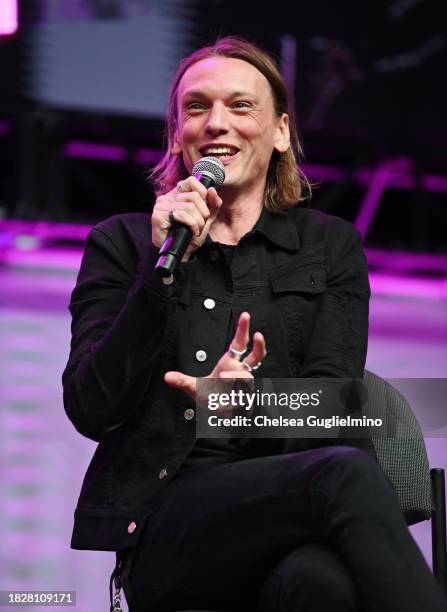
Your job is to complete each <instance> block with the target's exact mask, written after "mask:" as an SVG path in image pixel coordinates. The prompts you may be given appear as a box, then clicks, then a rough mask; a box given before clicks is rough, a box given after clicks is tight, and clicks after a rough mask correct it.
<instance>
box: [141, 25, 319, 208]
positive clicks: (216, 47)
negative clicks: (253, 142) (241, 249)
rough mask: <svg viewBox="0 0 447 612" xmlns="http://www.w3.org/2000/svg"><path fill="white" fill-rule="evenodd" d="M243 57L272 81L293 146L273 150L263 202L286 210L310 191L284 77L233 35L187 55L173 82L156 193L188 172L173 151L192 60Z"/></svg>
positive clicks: (155, 172)
mask: <svg viewBox="0 0 447 612" xmlns="http://www.w3.org/2000/svg"><path fill="white" fill-rule="evenodd" d="M216 56H217V57H228V58H233V59H240V60H243V61H244V62H247V63H249V64H251V65H252V66H254V67H255V68H257V69H258V70H259V72H260V73H261V74H263V75H264V76H265V78H266V79H267V81H268V82H269V84H270V88H271V91H272V95H273V105H274V110H275V113H276V115H277V116H278V117H281V115H282V114H283V113H287V114H288V115H289V129H290V147H289V148H288V149H287V151H285V152H284V153H280V152H278V151H276V150H274V151H273V153H272V157H271V160H270V165H269V168H268V172H267V180H266V186H265V191H264V206H265V207H266V208H267V209H268V210H270V211H272V212H276V211H280V210H286V209H288V208H290V207H291V206H293V205H295V204H297V203H298V202H300V201H302V200H305V199H306V198H308V197H310V195H311V185H310V183H309V181H308V180H307V178H306V177H305V176H304V174H303V172H302V170H301V169H300V168H299V166H298V162H297V158H299V157H301V156H302V148H301V143H300V140H299V136H298V131H297V127H296V121H295V114H294V110H293V108H289V95H288V92H287V87H286V85H285V83H284V79H283V78H282V76H281V73H280V71H279V69H278V67H277V66H276V64H275V61H274V60H273V58H272V57H271V56H270V55H269V54H268V53H266V52H265V51H263V50H262V49H260V48H259V47H257V46H255V45H254V44H252V43H250V42H248V41H246V40H244V39H242V38H237V37H234V36H226V37H224V38H220V39H218V40H217V41H216V42H215V43H214V44H213V45H210V46H208V47H202V48H201V49H198V50H197V51H195V52H194V53H192V54H191V55H189V56H188V57H186V58H184V59H183V60H182V61H181V62H180V65H179V67H178V70H177V73H176V75H175V77H174V80H173V82H172V85H171V89H170V93H169V102H168V113H167V122H166V139H167V151H166V153H165V155H164V156H163V158H162V159H161V160H160V162H159V163H158V164H157V165H156V166H155V168H154V169H153V170H152V172H151V173H150V179H151V180H152V182H153V184H154V187H155V191H156V194H157V196H158V195H162V194H165V193H167V192H168V191H170V190H171V189H173V188H174V187H175V185H176V184H177V182H178V181H180V180H182V179H184V178H186V177H187V176H188V172H187V170H186V168H185V166H184V163H183V158H182V155H181V154H173V153H171V150H172V147H173V145H174V138H175V134H176V130H177V126H178V104H177V101H178V100H177V98H178V88H179V84H180V81H181V79H182V77H183V75H184V74H185V72H186V71H187V70H188V68H189V67H190V66H192V65H193V64H195V63H197V62H200V61H201V60H204V59H207V58H209V57H216Z"/></svg>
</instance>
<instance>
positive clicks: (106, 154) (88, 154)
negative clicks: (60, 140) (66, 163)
mask: <svg viewBox="0 0 447 612" xmlns="http://www.w3.org/2000/svg"><path fill="white" fill-rule="evenodd" d="M64 153H65V155H67V156H68V157H78V158H79V157H80V158H83V159H97V160H101V161H111V162H122V161H125V160H126V159H127V151H126V149H125V147H121V146H119V145H104V144H94V143H91V142H69V143H67V144H66V145H65V147H64Z"/></svg>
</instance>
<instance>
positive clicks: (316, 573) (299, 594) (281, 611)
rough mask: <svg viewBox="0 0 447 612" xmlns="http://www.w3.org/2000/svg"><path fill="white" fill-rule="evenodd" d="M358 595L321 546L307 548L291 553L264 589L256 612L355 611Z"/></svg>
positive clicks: (329, 552)
mask: <svg viewBox="0 0 447 612" xmlns="http://www.w3.org/2000/svg"><path fill="white" fill-rule="evenodd" d="M357 605H358V595H357V590H356V586H355V584H354V582H353V579H352V577H351V575H350V573H349V571H348V569H347V568H346V567H345V565H344V564H343V562H342V560H341V559H340V558H339V556H338V555H337V554H336V553H335V551H333V550H332V549H330V548H329V547H328V546H326V545H324V544H309V545H305V546H302V547H300V548H299V549H297V550H295V551H293V552H292V553H290V554H289V555H288V556H287V557H286V558H285V559H283V560H282V561H281V563H280V564H279V565H278V566H277V567H276V568H275V570H274V571H273V572H272V574H271V575H270V576H269V578H268V580H267V581H266V583H265V584H264V586H263V589H262V591H261V593H260V598H259V606H258V610H259V612H265V611H267V610H278V612H289V610H301V609H302V610H307V611H310V610H332V611H334V612H337V611H338V610H340V611H343V612H348V611H349V612H351V611H354V610H357Z"/></svg>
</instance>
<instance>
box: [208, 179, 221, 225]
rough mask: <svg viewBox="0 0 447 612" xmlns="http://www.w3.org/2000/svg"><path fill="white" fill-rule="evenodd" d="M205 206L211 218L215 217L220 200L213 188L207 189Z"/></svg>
mask: <svg viewBox="0 0 447 612" xmlns="http://www.w3.org/2000/svg"><path fill="white" fill-rule="evenodd" d="M207 204H208V208H209V211H210V213H211V217H212V218H214V217H216V215H217V213H218V212H219V209H220V207H221V206H222V198H221V197H220V196H219V194H218V193H217V191H216V189H215V188H214V187H210V188H209V189H208V198H207Z"/></svg>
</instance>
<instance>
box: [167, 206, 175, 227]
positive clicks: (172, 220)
mask: <svg viewBox="0 0 447 612" xmlns="http://www.w3.org/2000/svg"><path fill="white" fill-rule="evenodd" d="M168 219H169V223H170V224H171V225H175V223H177V219H176V218H175V212H174V211H173V210H170V211H169V214H168Z"/></svg>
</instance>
